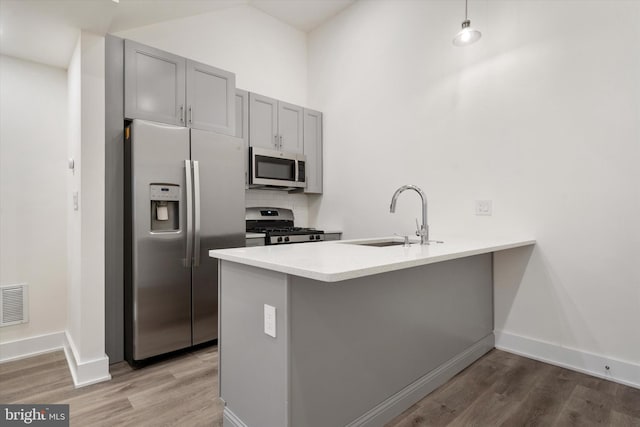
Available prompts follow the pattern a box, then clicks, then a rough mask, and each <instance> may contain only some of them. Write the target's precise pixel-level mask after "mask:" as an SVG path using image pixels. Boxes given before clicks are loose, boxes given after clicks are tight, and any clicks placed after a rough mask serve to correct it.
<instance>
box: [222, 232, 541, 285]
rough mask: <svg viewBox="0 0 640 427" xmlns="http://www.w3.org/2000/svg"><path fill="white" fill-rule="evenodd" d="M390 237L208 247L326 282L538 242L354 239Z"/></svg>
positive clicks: (230, 257) (250, 262) (235, 259)
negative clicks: (380, 244) (386, 243)
mask: <svg viewBox="0 0 640 427" xmlns="http://www.w3.org/2000/svg"><path fill="white" fill-rule="evenodd" d="M386 240H398V238H397V237H396V238H391V237H389V238H376V239H360V240H336V241H329V242H321V243H300V244H291V245H274V246H259V247H251V248H234V249H216V250H211V251H209V256H211V257H213V258H220V259H223V260H226V261H233V262H237V263H240V264H246V265H251V266H254V267H260V268H264V269H267V270H273V271H278V272H281V273H287V274H292V275H294V276H301V277H307V278H309V279H314V280H320V281H323V282H338V281H341V280H347V279H354V278H356V277H363V276H370V275H372V274H378V273H385V272H388V271H395V270H402V269H405V268H410V267H417V266H419V265H425V264H432V263H435V262H441V261H448V260H452V259H456V258H464V257H467V256H472V255H479V254H484V253H489V252H495V251H501V250H505V249H512V248H517V247H521V246H529V245H533V244H535V240H534V239H530V238H525V239H495V240H488V239H484V240H470V239H460V238H457V239H456V238H451V239H445V240H444V243H432V244H430V245H428V246H422V245H420V244H419V243H412V245H411V247H409V248H405V247H403V246H402V245H399V246H386V247H372V246H362V245H355V244H350V243H355V242H370V243H375V242H380V241H386ZM400 241H401V240H400ZM412 242H413V240H412Z"/></svg>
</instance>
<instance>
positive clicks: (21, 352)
mask: <svg viewBox="0 0 640 427" xmlns="http://www.w3.org/2000/svg"><path fill="white" fill-rule="evenodd" d="M63 347H64V332H62V331H61V332H53V333H51V334H45V335H38V336H35V337H30V338H24V339H21V340H16V341H9V342H4V343H0V363H5V362H10V361H13V360H19V359H25V358H27V357H33V356H37V355H39V354H44V353H50V352H52V351H56V350H62V348H63Z"/></svg>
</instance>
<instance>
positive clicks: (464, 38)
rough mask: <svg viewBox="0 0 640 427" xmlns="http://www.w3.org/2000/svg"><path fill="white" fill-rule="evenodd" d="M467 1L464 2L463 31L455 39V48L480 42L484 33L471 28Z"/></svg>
mask: <svg viewBox="0 0 640 427" xmlns="http://www.w3.org/2000/svg"><path fill="white" fill-rule="evenodd" d="M467 1H468V0H464V21H462V30H460V31H459V32H458V34H456V36H455V37H454V38H453V44H454V46H459V47H461V46H469V45H470V44H473V43H475V42H477V41H478V40H480V37H482V33H481V32H480V31H478V30H474V29H473V28H471V21H469V19H467Z"/></svg>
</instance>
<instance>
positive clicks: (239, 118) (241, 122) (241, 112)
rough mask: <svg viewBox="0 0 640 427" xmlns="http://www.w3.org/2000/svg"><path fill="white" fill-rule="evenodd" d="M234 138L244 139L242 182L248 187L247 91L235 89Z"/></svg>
mask: <svg viewBox="0 0 640 427" xmlns="http://www.w3.org/2000/svg"><path fill="white" fill-rule="evenodd" d="M236 138H241V139H242V140H243V141H244V184H245V188H249V92H247V91H246V90H242V89H236Z"/></svg>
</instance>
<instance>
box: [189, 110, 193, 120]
mask: <svg viewBox="0 0 640 427" xmlns="http://www.w3.org/2000/svg"><path fill="white" fill-rule="evenodd" d="M192 123H193V112H192V111H191V105H189V124H192Z"/></svg>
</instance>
